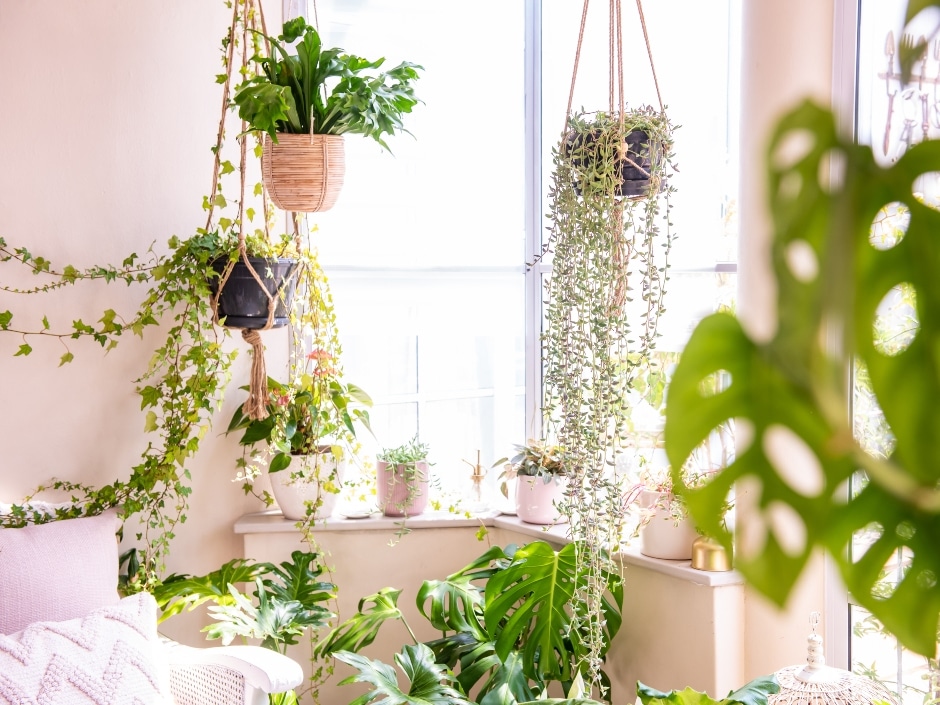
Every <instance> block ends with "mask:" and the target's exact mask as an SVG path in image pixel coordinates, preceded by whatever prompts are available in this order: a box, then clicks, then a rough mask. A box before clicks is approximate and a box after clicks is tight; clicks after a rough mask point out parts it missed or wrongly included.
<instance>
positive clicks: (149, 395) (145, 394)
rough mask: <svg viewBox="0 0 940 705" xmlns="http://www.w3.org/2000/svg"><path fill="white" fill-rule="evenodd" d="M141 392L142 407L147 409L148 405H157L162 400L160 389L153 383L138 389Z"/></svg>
mask: <svg viewBox="0 0 940 705" xmlns="http://www.w3.org/2000/svg"><path fill="white" fill-rule="evenodd" d="M138 394H140V408H141V409H146V408H147V407H148V406H156V405H157V404H158V403H159V401H160V390H159V389H157V388H156V387H154V386H152V385H148V386H146V387H143V388H141V389H140V390H138Z"/></svg>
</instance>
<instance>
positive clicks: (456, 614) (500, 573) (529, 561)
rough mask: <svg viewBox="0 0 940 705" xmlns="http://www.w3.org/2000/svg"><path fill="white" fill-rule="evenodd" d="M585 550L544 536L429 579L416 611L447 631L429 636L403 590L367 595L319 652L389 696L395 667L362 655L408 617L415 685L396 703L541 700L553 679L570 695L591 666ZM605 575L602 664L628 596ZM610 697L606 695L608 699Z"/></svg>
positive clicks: (401, 658)
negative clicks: (384, 629) (405, 605)
mask: <svg viewBox="0 0 940 705" xmlns="http://www.w3.org/2000/svg"><path fill="white" fill-rule="evenodd" d="M579 550H584V548H583V546H579V545H578V544H576V543H570V544H567V545H566V546H564V547H563V548H561V549H559V550H557V551H556V550H555V549H554V548H553V547H552V546H551V545H550V544H548V543H547V542H545V541H533V542H531V543H529V544H526V545H524V546H521V547H517V546H507V547H506V548H505V549H503V548H500V547H499V546H493V547H491V548H490V549H489V550H487V551H486V552H485V553H483V554H482V555H481V556H479V557H478V558H477V559H476V560H474V561H472V562H471V563H470V564H469V565H467V566H464V567H463V568H461V569H460V570H458V571H457V572H455V573H453V574H451V575H449V576H447V577H446V578H444V579H442V580H426V581H424V583H423V584H422V585H421V587H420V589H419V590H418V592H417V597H416V600H415V603H416V606H417V610H418V613H419V614H421V615H422V616H423V617H425V618H426V619H427V620H428V622H429V623H430V626H431V627H432V628H433V629H434V630H437V631H440V632H441V634H440V638H436V639H433V640H429V641H426V642H420V641H419V640H418V639H417V637H415V636H414V634H415V631H414V630H413V629H412V628H411V626H410V625H409V624H408V622H407V620H406V618H405V616H404V614H403V613H402V611H401V610H400V609H399V608H398V598H399V596H400V594H401V592H402V591H401V590H398V589H393V588H390V587H387V588H384V589H382V590H380V591H379V592H378V593H375V594H373V595H369V596H367V597H364V598H363V599H362V600H360V601H359V611H358V613H357V614H355V615H352V616H351V617H350V618H348V619H347V620H346V621H345V622H343V623H342V624H340V625H338V626H337V627H336V628H335V629H334V630H333V631H332V632H330V634H328V635H327V636H326V637H325V638H324V639H323V640H322V641H321V642H320V643H319V644H318V645H317V647H316V649H315V652H314V653H315V655H316V656H318V657H323V656H329V655H333V656H335V657H336V658H338V659H340V660H342V661H344V662H345V663H348V664H350V665H352V666H353V667H354V668H356V669H357V671H358V673H357V674H355V675H354V676H352V677H350V678H349V679H347V681H346V682H355V681H359V682H365V683H369V684H371V685H372V687H374V688H376V692H375V693H374V694H375V695H380V694H385V693H388V694H391V693H392V692H393V691H392V690H391V688H397V683H392V682H391V681H394V672H393V671H392V670H391V669H389V668H388V667H386V666H384V665H383V664H382V663H381V662H378V661H373V660H372V659H368V658H365V657H364V656H362V655H360V654H359V653H357V652H358V651H359V650H360V649H361V648H362V647H363V646H367V645H368V644H371V643H372V642H373V641H374V639H375V637H376V635H377V633H378V630H379V628H380V627H381V625H382V624H384V623H385V622H386V621H388V620H399V619H400V620H402V621H403V622H405V625H406V627H407V631H408V633H409V634H410V635H411V636H412V638H413V639H414V644H409V645H406V646H405V647H404V648H403V649H402V650H401V653H400V654H398V655H396V657H395V660H396V662H398V663H399V665H400V666H402V667H403V669H404V670H405V671H406V672H409V674H410V675H411V676H412V678H411V680H412V684H411V689H410V690H409V691H407V692H406V693H404V697H403V698H401V699H396V700H395V702H401V703H409V704H412V703H415V704H416V703H419V702H445V701H446V702H453V703H467V702H468V701H469V702H470V703H473V702H499V703H509V702H519V703H523V702H529V701H532V700H535V699H536V698H537V697H538V696H539V695H540V694H542V693H544V692H545V690H546V688H548V686H549V684H550V683H551V684H554V685H555V686H561V687H562V688H563V689H564V690H565V691H566V692H568V693H569V695H570V694H571V691H572V688H574V687H576V686H574V683H576V682H578V681H580V677H579V676H583V675H584V674H585V673H586V670H587V669H586V666H585V660H584V658H585V656H586V654H587V651H586V649H585V642H584V638H583V637H584V634H583V633H581V632H579V631H578V629H577V627H576V613H577V611H578V609H579V602H578V601H577V599H575V595H576V594H577V593H579V592H581V591H583V590H584V588H585V580H586V576H585V575H584V574H582V573H579V572H578V571H577V569H576V560H575V554H576V553H577V552H578V551H579ZM600 579H601V580H602V581H603V582H602V584H601V586H599V587H600V588H601V591H602V593H603V594H602V597H601V605H600V608H601V609H602V611H603V613H604V615H605V620H604V622H603V624H602V625H601V626H600V636H601V638H602V640H603V643H604V648H603V649H602V653H601V662H603V659H604V657H605V656H606V653H607V650H608V649H609V647H610V644H611V642H612V641H613V638H614V636H616V634H617V632H618V630H619V629H620V625H621V619H622V617H621V612H622V609H623V595H624V593H623V583H622V581H621V579H620V576H619V574H617V573H614V572H605V573H604V574H603V575H602V576H600ZM390 675H391V676H392V678H391V681H390V679H389V676H390ZM419 676H420V677H419ZM432 676H433V677H432ZM605 680H606V679H605ZM606 682H608V683H609V680H607V681H606ZM471 693H472V694H473V698H472V699H471V697H470V694H471ZM611 696H612V694H611V693H609V692H608V693H606V694H605V697H606V698H608V702H609V701H610V698H611Z"/></svg>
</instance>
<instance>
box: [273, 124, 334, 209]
mask: <svg viewBox="0 0 940 705" xmlns="http://www.w3.org/2000/svg"><path fill="white" fill-rule="evenodd" d="M277 140H278V141H277V143H276V144H275V143H274V141H273V140H272V139H271V138H270V137H269V136H268V135H265V137H264V148H263V152H262V156H261V176H262V178H263V179H264V187H265V188H266V189H267V191H268V195H269V196H270V197H271V200H272V201H273V202H274V205H276V206H277V207H278V208H280V209H281V210H285V211H298V212H303V213H315V212H318V211H328V210H329V209H330V208H332V207H333V205H334V204H335V203H336V199H337V198H339V192H340V191H341V190H342V188H343V178H344V176H345V175H346V156H345V151H344V149H343V136H342V135H292V134H287V133H281V132H279V133H278V135H277Z"/></svg>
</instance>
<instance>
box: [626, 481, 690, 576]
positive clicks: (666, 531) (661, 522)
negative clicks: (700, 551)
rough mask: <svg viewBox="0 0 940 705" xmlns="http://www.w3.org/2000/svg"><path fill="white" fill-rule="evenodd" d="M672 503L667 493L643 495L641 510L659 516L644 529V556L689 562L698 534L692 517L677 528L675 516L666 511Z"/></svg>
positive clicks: (642, 540) (641, 497)
mask: <svg viewBox="0 0 940 705" xmlns="http://www.w3.org/2000/svg"><path fill="white" fill-rule="evenodd" d="M669 501H670V500H669V497H668V493H665V492H652V491H650V490H643V492H642V493H641V495H640V504H641V506H644V507H646V508H647V509H651V510H653V511H654V512H655V513H654V514H653V517H652V518H651V519H650V520H649V522H648V523H647V524H646V525H645V526H643V528H641V529H640V553H642V554H643V555H644V556H649V557H650V558H665V559H668V560H685V561H687V560H689V559H691V558H692V544H693V543H694V542H695V539H696V538H697V537H698V532H697V531H696V530H695V524H694V523H693V522H692V519H691V518H690V517H685V518H684V519H682V520H681V521H680V522H679V523H678V524H676V521H675V519H674V518H673V517H672V514H671V513H670V512H668V511H666V510H665V509H663V508H662V506H663V505H668V502H669ZM657 506H658V508H656V507H657Z"/></svg>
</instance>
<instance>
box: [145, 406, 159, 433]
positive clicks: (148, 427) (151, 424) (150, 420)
mask: <svg viewBox="0 0 940 705" xmlns="http://www.w3.org/2000/svg"><path fill="white" fill-rule="evenodd" d="M156 430H157V414H156V413H155V412H153V411H148V412H147V417H146V420H145V421H144V431H146V432H147V433H150V432H152V431H156Z"/></svg>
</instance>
